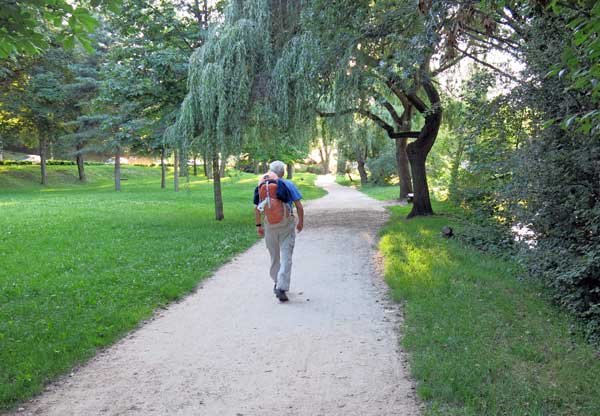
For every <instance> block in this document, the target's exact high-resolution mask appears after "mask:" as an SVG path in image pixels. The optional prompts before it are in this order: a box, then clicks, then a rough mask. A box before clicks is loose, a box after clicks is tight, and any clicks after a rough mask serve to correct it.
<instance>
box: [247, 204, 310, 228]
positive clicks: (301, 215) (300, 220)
mask: <svg viewBox="0 0 600 416" xmlns="http://www.w3.org/2000/svg"><path fill="white" fill-rule="evenodd" d="M294 205H296V211H297V212H298V224H296V230H298V232H300V231H302V229H303V228H304V207H303V206H302V202H301V201H300V200H299V199H297V200H296V201H294ZM257 224H258V223H257Z"/></svg>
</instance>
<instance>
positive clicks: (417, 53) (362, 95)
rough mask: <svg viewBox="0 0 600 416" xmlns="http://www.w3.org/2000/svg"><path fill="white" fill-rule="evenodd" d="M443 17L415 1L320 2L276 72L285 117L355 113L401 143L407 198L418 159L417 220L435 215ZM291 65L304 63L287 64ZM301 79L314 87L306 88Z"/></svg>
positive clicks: (402, 192)
mask: <svg viewBox="0 0 600 416" xmlns="http://www.w3.org/2000/svg"><path fill="white" fill-rule="evenodd" d="M443 13H444V10H437V9H436V10H434V11H432V12H431V13H424V12H423V11H419V10H418V9H417V8H416V7H415V5H414V4H412V3H409V2H392V1H384V2H377V3H373V2H369V1H342V2H341V3H336V4H335V5H333V4H331V3H330V2H325V1H315V2H312V3H311V6H310V7H309V11H307V12H306V13H305V14H304V16H305V17H306V19H305V20H303V21H302V30H301V31H300V33H299V34H298V35H296V37H294V38H293V39H292V40H291V41H290V42H289V43H288V46H287V48H286V53H285V54H284V56H283V57H282V59H281V60H280V61H281V62H282V64H278V65H277V66H276V67H275V68H276V71H279V76H278V77H277V79H279V80H280V82H281V85H280V86H279V88H278V89H279V91H282V92H283V93H282V94H280V95H281V96H282V97H283V99H284V102H285V101H286V100H287V102H285V103H282V104H280V108H281V112H282V113H283V114H284V115H285V114H290V113H294V112H305V113H306V112H311V111H312V112H313V114H314V113H315V112H316V113H317V114H318V115H320V116H322V117H339V116H343V115H345V114H349V113H355V114H358V115H360V116H362V117H364V118H366V119H369V120H371V121H372V122H373V123H375V124H376V125H377V126H378V127H380V128H382V129H383V130H384V131H385V132H386V134H387V135H388V137H389V138H390V139H393V140H396V144H397V154H398V156H397V163H398V165H399V169H398V174H399V176H400V178H401V180H400V185H401V190H400V195H401V196H405V195H407V194H408V193H409V191H410V190H411V188H410V183H411V179H410V175H409V174H408V164H407V160H410V169H411V173H412V182H413V188H414V189H413V190H414V194H415V195H414V204H413V209H412V211H411V213H410V214H409V217H412V216H415V215H429V214H431V213H432V212H433V211H432V209H431V203H430V199H429V189H428V185H427V176H426V169H425V161H426V158H427V154H428V153H429V151H430V150H431V147H432V146H433V143H434V142H435V138H436V136H437V131H438V129H439V126H440V123H441V114H442V107H441V103H440V99H439V94H438V92H437V89H436V87H435V85H434V81H433V77H434V76H435V75H436V74H438V73H439V72H440V71H443V70H444V69H446V68H447V67H448V64H444V65H441V66H439V67H438V68H436V69H432V68H431V63H432V57H433V55H434V54H435V52H436V51H437V49H438V46H439V45H438V40H439V37H438V32H439V31H440V30H441V28H440V24H439V22H438V19H439V18H440V16H442V15H443ZM286 60H289V61H294V62H296V63H297V65H295V66H293V65H289V64H284V63H283V62H285V61H286ZM298 67H299V68H300V69H298ZM300 80H309V82H312V85H310V86H301V85H299V82H301V81H300ZM413 110H415V111H417V112H419V113H421V114H422V115H423V119H424V125H423V126H422V127H421V129H420V130H419V131H411V130H410V127H411V125H410V122H411V119H412V113H413ZM407 139H415V140H414V141H413V142H411V143H407V142H406V141H407ZM405 151H406V153H405Z"/></svg>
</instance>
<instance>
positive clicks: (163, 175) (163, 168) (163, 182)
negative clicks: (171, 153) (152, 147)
mask: <svg viewBox="0 0 600 416" xmlns="http://www.w3.org/2000/svg"><path fill="white" fill-rule="evenodd" d="M166 187H167V165H166V164H165V147H164V146H163V147H161V148H160V189H165V188H166Z"/></svg>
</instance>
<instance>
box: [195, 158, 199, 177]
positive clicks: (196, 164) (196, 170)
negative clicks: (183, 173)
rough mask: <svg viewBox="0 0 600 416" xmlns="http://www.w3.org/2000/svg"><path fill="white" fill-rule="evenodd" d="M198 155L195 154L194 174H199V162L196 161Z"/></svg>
mask: <svg viewBox="0 0 600 416" xmlns="http://www.w3.org/2000/svg"><path fill="white" fill-rule="evenodd" d="M197 159H198V157H197V156H196V155H194V176H198V162H197V161H196V160H197Z"/></svg>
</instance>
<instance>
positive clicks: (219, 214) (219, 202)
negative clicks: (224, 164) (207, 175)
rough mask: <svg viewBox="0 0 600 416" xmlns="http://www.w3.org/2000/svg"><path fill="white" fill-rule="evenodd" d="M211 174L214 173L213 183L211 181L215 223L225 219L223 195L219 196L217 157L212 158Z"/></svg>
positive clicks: (219, 183)
mask: <svg viewBox="0 0 600 416" xmlns="http://www.w3.org/2000/svg"><path fill="white" fill-rule="evenodd" d="M212 166H213V172H214V181H213V190H214V196H215V219H216V220H217V221H221V220H223V218H225V216H224V214H223V195H222V194H221V176H220V174H219V173H220V168H219V156H218V155H215V156H214V157H213V163H212Z"/></svg>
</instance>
